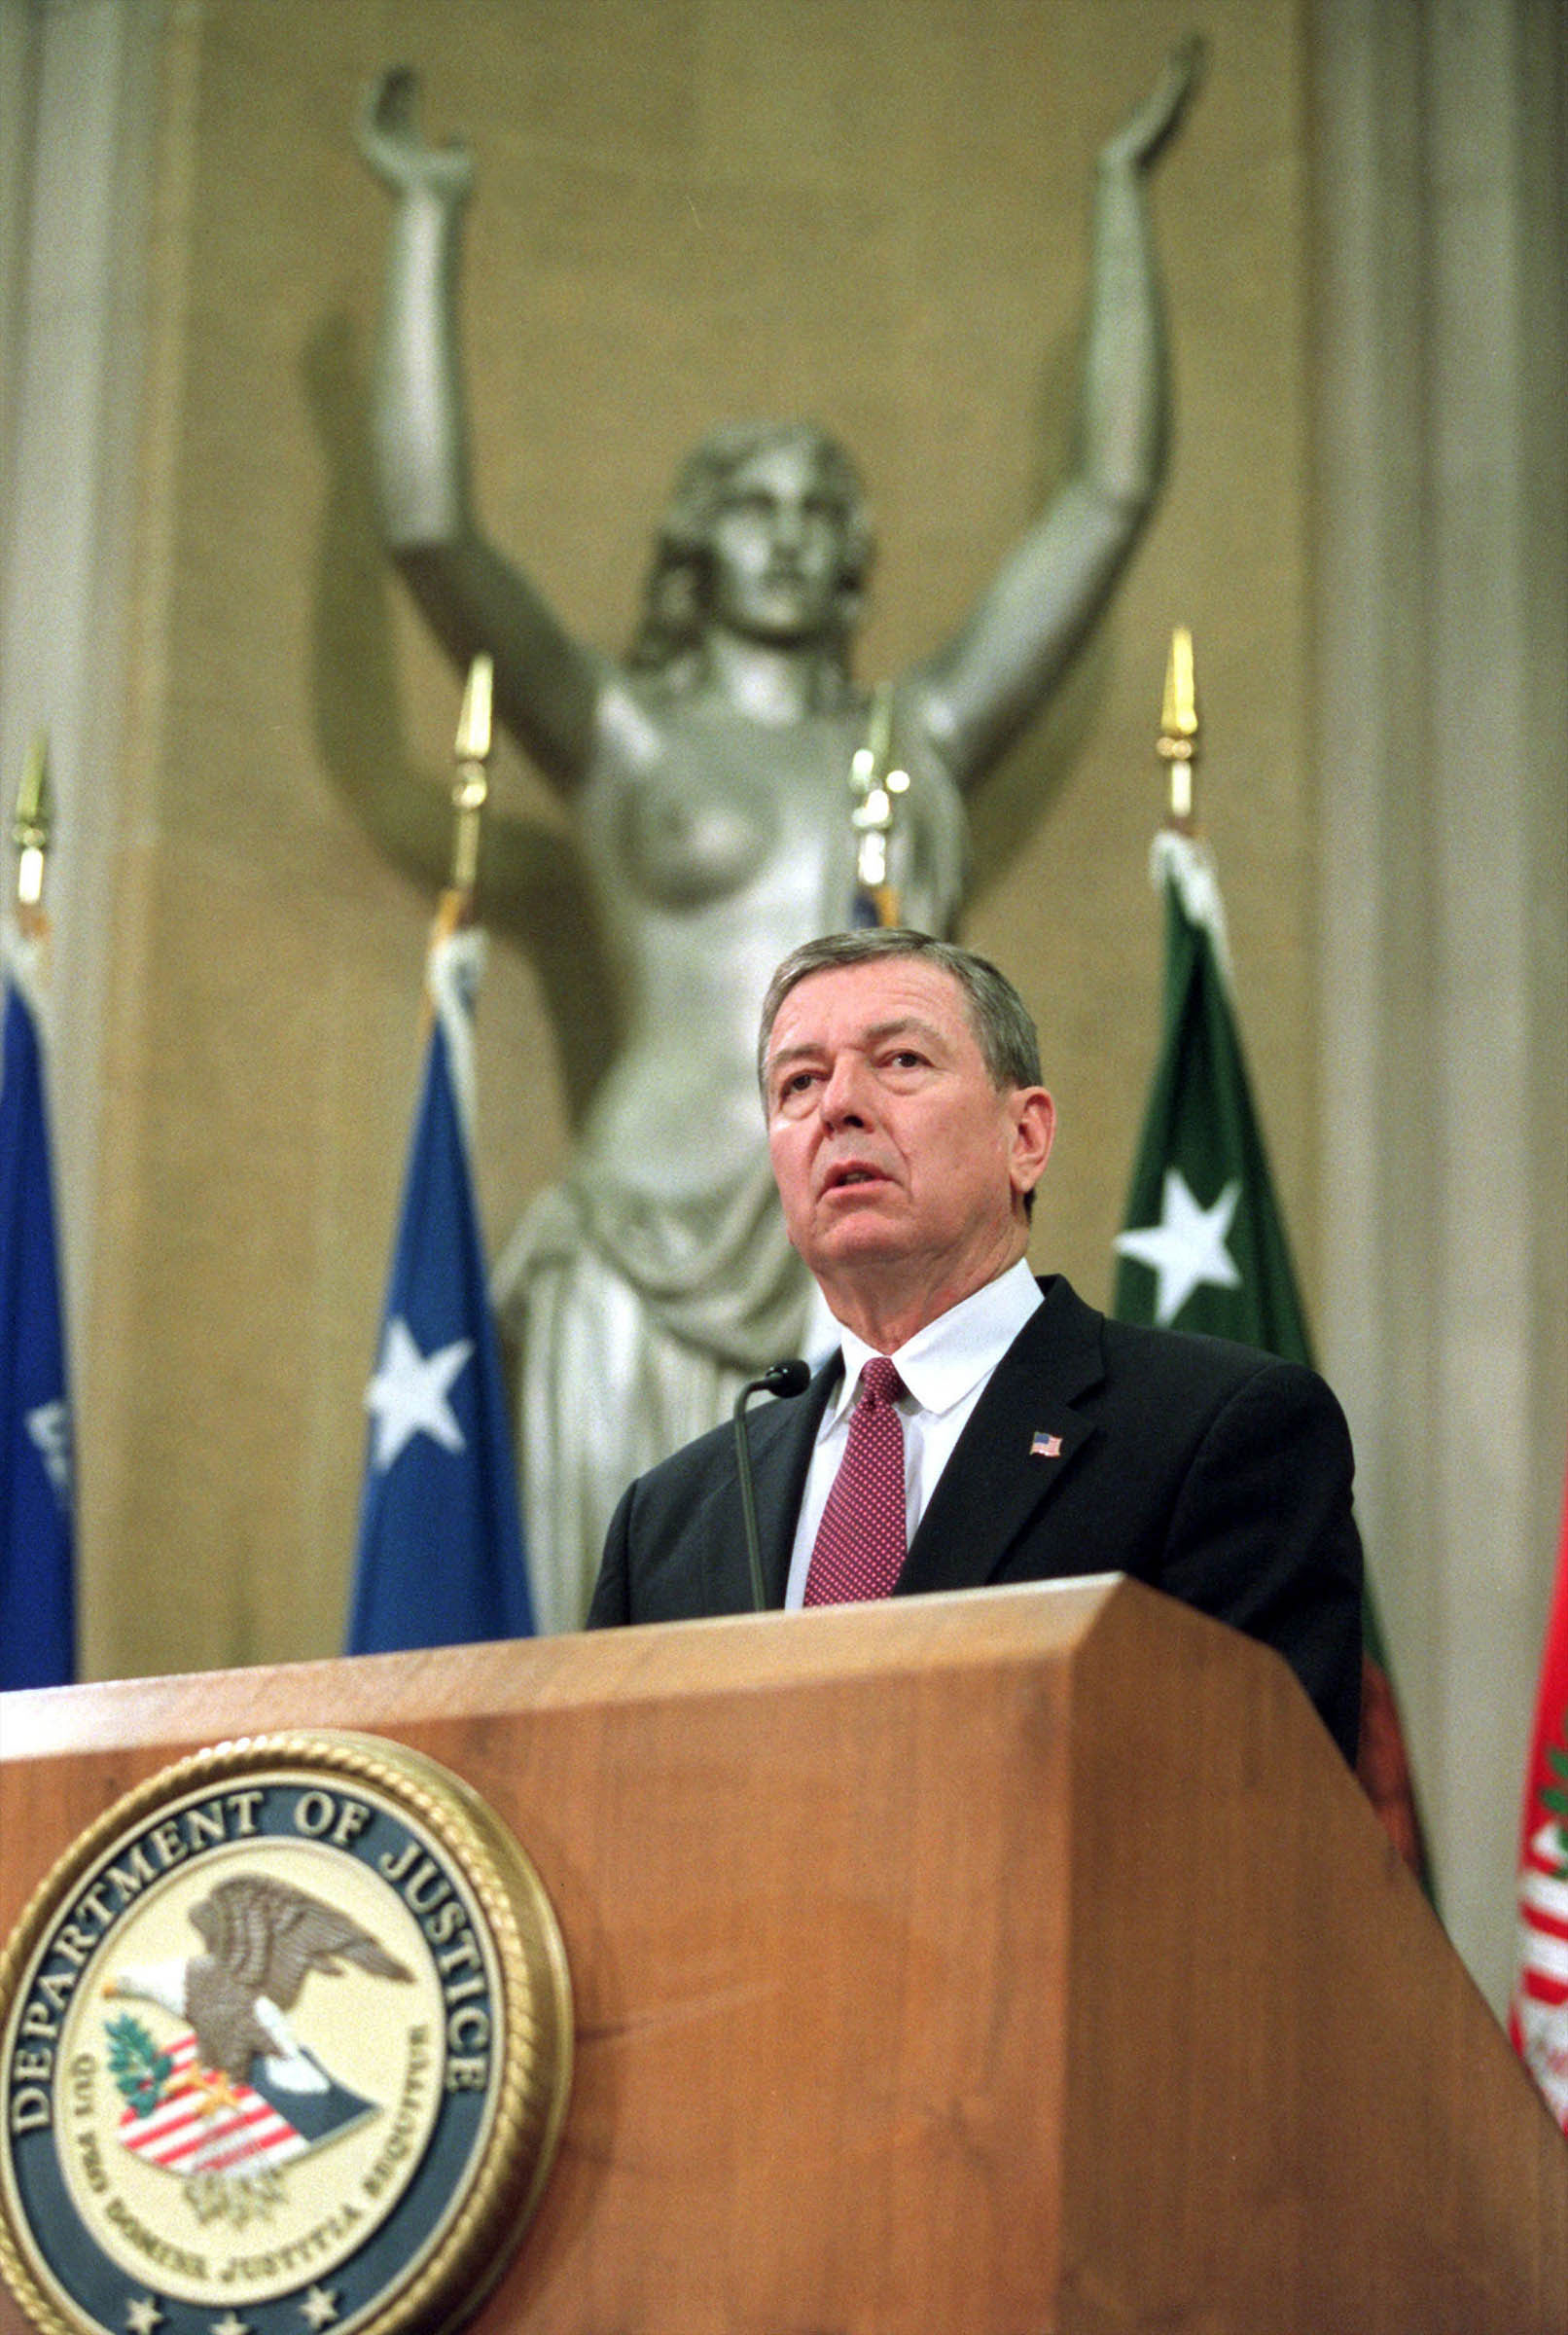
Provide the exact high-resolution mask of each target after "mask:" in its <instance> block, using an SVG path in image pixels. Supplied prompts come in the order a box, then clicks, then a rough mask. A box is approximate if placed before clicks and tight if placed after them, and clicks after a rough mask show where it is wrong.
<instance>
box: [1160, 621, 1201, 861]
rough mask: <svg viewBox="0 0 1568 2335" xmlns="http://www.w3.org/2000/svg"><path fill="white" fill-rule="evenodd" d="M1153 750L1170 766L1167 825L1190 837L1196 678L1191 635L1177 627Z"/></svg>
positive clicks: (1193, 818)
mask: <svg viewBox="0 0 1568 2335" xmlns="http://www.w3.org/2000/svg"><path fill="white" fill-rule="evenodd" d="M1155 751H1156V752H1157V753H1158V756H1159V758H1160V760H1161V762H1168V763H1169V765H1170V824H1171V825H1172V827H1174V828H1175V829H1176V831H1177V833H1178V834H1180V835H1191V834H1192V832H1193V829H1194V826H1195V825H1196V822H1197V808H1196V792H1195V789H1194V776H1193V773H1194V765H1195V763H1196V761H1197V678H1196V675H1195V673H1194V665H1193V635H1192V632H1191V631H1190V630H1189V629H1188V627H1187V626H1186V625H1178V626H1177V627H1176V628H1175V629H1174V631H1173V632H1172V633H1171V636H1170V660H1169V663H1168V664H1167V665H1166V666H1165V695H1164V700H1163V702H1162V704H1161V706H1160V710H1159V737H1158V742H1157V745H1156V748H1155Z"/></svg>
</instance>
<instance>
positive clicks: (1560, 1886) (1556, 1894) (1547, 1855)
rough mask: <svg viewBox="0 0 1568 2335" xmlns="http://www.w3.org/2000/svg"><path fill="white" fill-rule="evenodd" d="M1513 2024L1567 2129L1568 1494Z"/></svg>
mask: <svg viewBox="0 0 1568 2335" xmlns="http://www.w3.org/2000/svg"><path fill="white" fill-rule="evenodd" d="M1508 2031H1509V2033H1510V2035H1511V2036H1512V2038H1513V2041H1514V2048H1515V2051H1516V2052H1517V2053H1518V2055H1519V2057H1520V2059H1521V2060H1523V2062H1524V2064H1525V2066H1527V2067H1528V2068H1529V2070H1530V2072H1531V2074H1532V2075H1533V2076H1534V2077H1535V2080H1536V2082H1537V2083H1538V2084H1539V2085H1540V2087H1541V2089H1542V2091H1543V2093H1544V2094H1545V2095H1546V2101H1547V2105H1548V2106H1549V2107H1550V2110H1551V2113H1552V2115H1553V2116H1554V2117H1555V2118H1556V2120H1557V2122H1558V2124H1560V2125H1561V2127H1562V2129H1563V2131H1564V2132H1565V2133H1568V1498H1565V1500H1564V1504H1563V1521H1562V1540H1561V1545H1560V1547H1559V1549H1558V1553H1557V1580H1556V1586H1555V1588H1554V1590H1553V1592H1552V1598H1551V1610H1550V1614H1549V1616H1548V1620H1547V1637H1546V1647H1545V1650H1544V1652H1543V1654H1542V1657H1541V1688H1540V1693H1539V1695H1538V1697H1537V1700H1536V1710H1535V1733H1534V1735H1533V1737H1532V1738H1531V1742H1530V1763H1529V1766H1528V1768H1527V1769H1526V1771H1525V1782H1524V1821H1523V1825H1522V1828H1521V1834H1520V1841H1519V1957H1518V1969H1517V1974H1516V1976H1515V1982H1514V1999H1513V2001H1512V2002H1511V2003H1510V2005H1509V2015H1508Z"/></svg>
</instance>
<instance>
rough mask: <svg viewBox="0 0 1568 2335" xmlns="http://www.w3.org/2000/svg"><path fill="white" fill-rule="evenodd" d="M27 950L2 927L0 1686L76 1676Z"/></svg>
mask: <svg viewBox="0 0 1568 2335" xmlns="http://www.w3.org/2000/svg"><path fill="white" fill-rule="evenodd" d="M33 956H34V952H33V950H32V948H31V947H30V945H29V944H28V943H26V942H24V941H22V940H21V939H20V938H19V937H13V936H12V935H10V934H7V936H6V943H5V990H4V1000H5V1021H4V1036H3V1041H0V1687H7V1688H9V1687H20V1686H60V1685H64V1684H66V1683H68V1682H69V1681H70V1680H71V1679H72V1678H74V1677H75V1675H76V1593H75V1563H74V1542H75V1533H74V1527H73V1517H72V1509H73V1502H72V1492H71V1413H70V1405H69V1400H68V1397H67V1393H66V1381H65V1330H64V1321H63V1311H62V1307H61V1303H60V1273H59V1258H58V1252H57V1246H56V1240H55V1221H54V1194H53V1173H52V1169H51V1164H50V1142H49V1114H48V1098H47V1095H46V1090H45V1080H44V1059H43V1050H42V1047H41V1045H40V1043H39V1034H38V1025H37V1023H36V1021H35V1019H34V1014H33V1007H32V1004H31V1001H30V999H29V997H28V995H27V988H26V984H27V981H28V978H29V976H30V974H31V973H32V971H33V969H34V967H33Z"/></svg>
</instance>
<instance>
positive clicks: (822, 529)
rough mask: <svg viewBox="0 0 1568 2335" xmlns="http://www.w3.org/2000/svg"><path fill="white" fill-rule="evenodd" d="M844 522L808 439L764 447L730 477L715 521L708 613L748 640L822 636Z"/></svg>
mask: <svg viewBox="0 0 1568 2335" xmlns="http://www.w3.org/2000/svg"><path fill="white" fill-rule="evenodd" d="M844 523H845V521H844V510H843V505H842V503H841V501H840V500H839V499H838V497H837V495H836V494H835V493H834V492H833V491H832V490H831V488H830V487H829V486H828V485H827V484H826V483H825V481H824V480H823V477H822V473H821V465H820V463H819V460H818V457H817V454H816V451H815V449H814V448H813V447H812V446H811V445H810V444H809V442H808V441H806V440H803V439H794V438H781V439H779V440H778V441H777V442H776V443H775V444H774V445H772V446H766V447H764V448H763V449H762V450H761V451H760V452H758V453H755V454H753V455H752V456H751V458H750V460H749V461H747V462H743V463H742V464H741V466H740V468H739V469H738V470H737V471H736V472H735V473H734V475H733V477H732V478H731V480H730V482H729V485H728V487H727V489H726V492H725V499H724V502H723V504H722V506H721V507H720V510H719V513H718V516H717V518H716V519H715V521H714V522H713V534H712V569H711V581H710V586H709V612H710V614H711V615H712V616H713V617H714V618H715V619H716V620H717V621H718V622H719V623H720V624H722V625H725V626H727V627H728V628H729V629H731V631H734V632H739V633H742V634H744V635H745V636H746V637H747V638H750V639H758V640H764V641H768V642H773V643H790V642H796V641H802V640H815V639H817V638H819V637H820V636H821V635H822V634H823V633H824V632H826V631H827V630H828V629H829V627H830V625H831V623H832V621H833V617H834V613H835V608H836V605H837V596H838V588H839V581H840V576H841V571H842V566H843V557H844Z"/></svg>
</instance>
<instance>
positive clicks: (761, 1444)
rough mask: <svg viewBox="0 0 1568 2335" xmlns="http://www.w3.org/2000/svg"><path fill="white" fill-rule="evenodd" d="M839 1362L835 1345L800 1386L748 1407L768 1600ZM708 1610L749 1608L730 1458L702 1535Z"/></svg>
mask: <svg viewBox="0 0 1568 2335" xmlns="http://www.w3.org/2000/svg"><path fill="white" fill-rule="evenodd" d="M842 1368H843V1357H842V1356H841V1355H840V1354H837V1353H835V1354H834V1355H833V1357H832V1359H831V1360H830V1361H828V1362H825V1363H824V1364H823V1366H822V1368H821V1369H820V1370H819V1371H818V1372H817V1374H816V1376H815V1377H814V1378H813V1380H812V1381H811V1383H810V1385H809V1386H808V1387H807V1388H806V1390H805V1392H804V1393H803V1394H800V1395H797V1396H795V1398H794V1399H793V1401H786V1402H777V1401H775V1402H771V1403H766V1404H763V1405H759V1407H758V1408H757V1409H756V1410H755V1411H753V1412H751V1413H750V1414H748V1426H749V1429H750V1436H751V1472H752V1478H753V1482H754V1485H755V1489H756V1493H757V1538H758V1541H759V1544H760V1547H761V1552H762V1561H763V1591H764V1595H765V1596H766V1599H767V1603H768V1605H769V1606H770V1607H776V1606H780V1605H782V1604H783V1602H784V1591H785V1587H786V1585H787V1583H788V1580H789V1570H790V1554H791V1551H792V1550H793V1549H794V1546H795V1527H796V1521H797V1519H798V1518H799V1516H800V1513H801V1501H802V1497H803V1495H804V1492H805V1479H806V1474H807V1471H808V1470H809V1468H810V1465H811V1454H812V1450H813V1449H814V1447H815V1444H816V1439H817V1429H818V1428H819V1427H820V1426H821V1424H822V1415H823V1413H824V1411H826V1409H827V1407H828V1400H829V1397H830V1396H831V1394H832V1393H833V1389H834V1387H835V1385H836V1384H837V1380H838V1376H839V1373H840V1371H841V1370H842ZM704 1551H705V1554H704V1570H705V1572H706V1574H707V1589H708V1599H709V1602H708V1603H707V1605H706V1606H705V1607H704V1611H706V1612H708V1613H749V1612H750V1611H751V1566H750V1563H749V1562H748V1560H747V1556H746V1519H745V1511H744V1509H743V1508H742V1506H741V1501H740V1476H739V1470H738V1468H737V1467H736V1466H734V1465H731V1467H730V1468H729V1469H728V1470H727V1472H726V1477H725V1483H724V1489H723V1491H722V1492H721V1494H720V1501H719V1511H718V1517H717V1528H716V1529H715V1530H714V1531H712V1532H710V1533H707V1534H705V1535H704Z"/></svg>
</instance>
